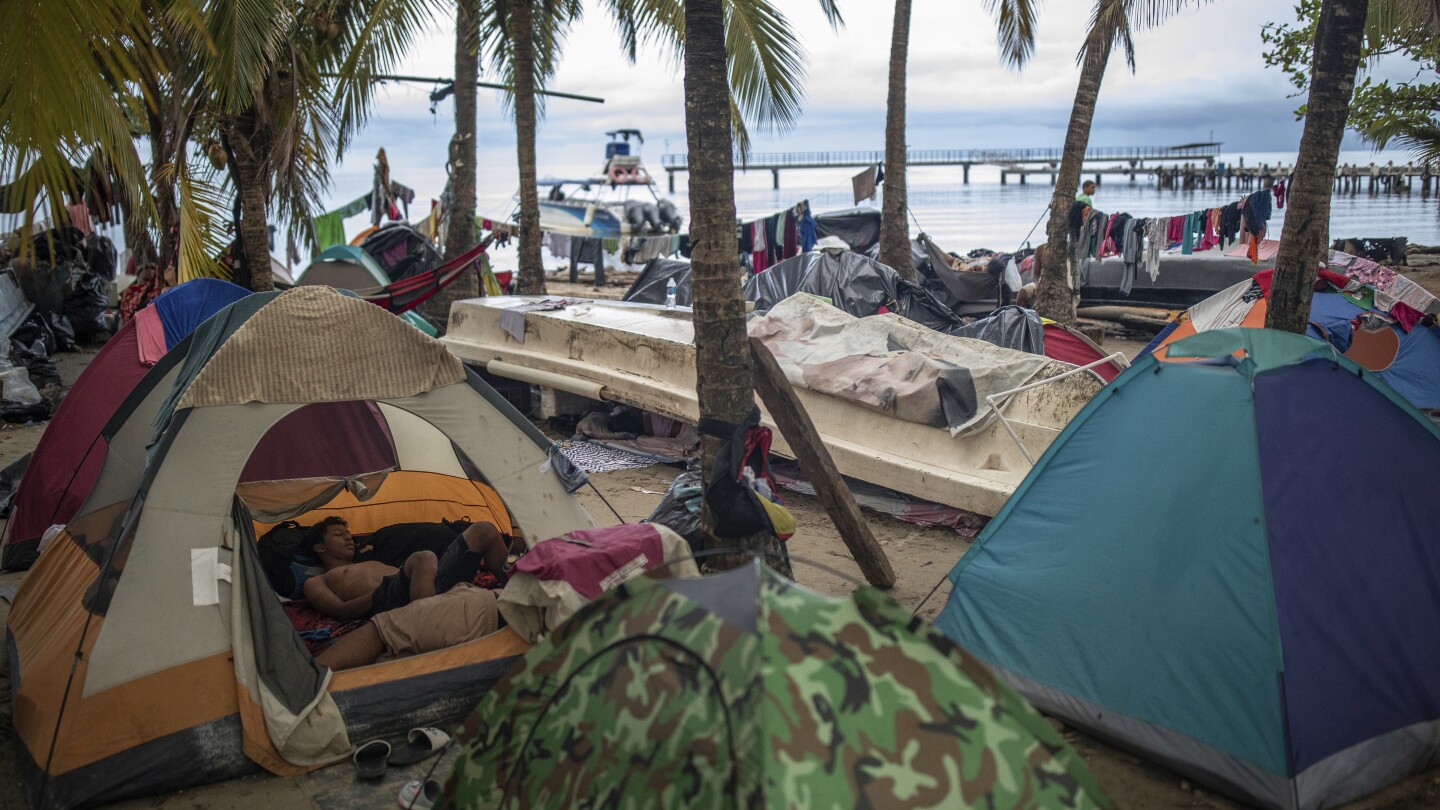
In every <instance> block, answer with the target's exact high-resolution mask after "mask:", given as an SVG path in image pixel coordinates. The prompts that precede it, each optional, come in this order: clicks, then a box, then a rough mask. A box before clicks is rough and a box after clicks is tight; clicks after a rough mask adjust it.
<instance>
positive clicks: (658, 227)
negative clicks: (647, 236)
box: [643, 203, 665, 233]
mask: <svg viewBox="0 0 1440 810" xmlns="http://www.w3.org/2000/svg"><path fill="white" fill-rule="evenodd" d="M643 210H644V212H645V224H647V225H649V226H650V233H664V232H665V226H664V225H662V224H661V223H660V209H659V208H656V207H655V206H654V204H652V203H645V206H644V209H643Z"/></svg>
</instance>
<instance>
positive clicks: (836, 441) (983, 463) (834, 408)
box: [442, 296, 1101, 515]
mask: <svg viewBox="0 0 1440 810" xmlns="http://www.w3.org/2000/svg"><path fill="white" fill-rule="evenodd" d="M543 300H545V299H544V298H531V297H520V296H503V297H498V298H477V299H470V300H466V301H457V302H456V303H455V304H453V305H452V308H451V313H450V331H449V334H448V335H446V336H445V337H444V338H442V340H443V341H444V342H445V344H446V345H447V346H448V347H449V348H450V350H451V351H452V352H454V353H455V354H456V355H458V356H459V357H460V358H461V359H462V360H464V361H465V362H467V363H470V364H472V365H475V366H479V367H482V368H490V370H491V371H492V372H494V373H499V374H501V375H502V376H514V375H515V374H516V373H518V372H516V370H515V369H513V367H516V366H518V367H521V368H522V369H527V370H529V371H530V372H532V373H533V372H540V374H539V375H538V376H539V377H544V378H545V379H547V380H551V381H554V382H556V383H557V384H556V385H555V386H553V387H559V388H562V389H563V390H572V391H575V392H577V393H578V392H585V393H593V392H601V391H603V396H604V398H605V399H608V400H614V401H618V402H624V403H626V404H629V405H633V406H635V407H637V408H641V409H644V410H647V411H651V412H654V413H658V414H662V415H664V416H669V417H672V418H675V419H681V420H684V421H687V422H690V423H692V424H693V423H695V422H696V421H697V420H698V419H699V406H698V403H697V401H696V394H695V384H696V373H695V349H694V337H695V333H694V328H693V326H692V324H691V321H690V312H689V310H688V309H665V308H662V307H656V306H651V305H645V304H630V303H623V302H618V301H583V302H576V303H572V304H571V305H569V306H566V307H565V308H564V309H563V310H555V311H532V312H526V313H524V315H523V316H522V317H523V319H524V320H523V334H524V338H525V339H524V341H523V342H522V341H520V340H517V339H516V338H515V337H513V336H512V335H510V334H509V333H507V332H506V330H505V329H504V328H503V326H502V324H501V319H502V316H504V313H505V312H506V311H507V310H510V309H515V308H519V307H524V306H526V305H527V304H534V303H537V302H539V301H543ZM572 300H573V299H572ZM518 315H519V313H516V314H515V315H511V316H509V317H510V318H511V319H512V322H511V324H510V325H511V327H512V328H515V327H516V323H515V322H516V321H518V318H517V317H516V316H518ZM876 317H880V318H896V319H899V316H894V315H882V316H876ZM899 320H903V319H899ZM904 323H905V324H909V322H908V321H905V322H904ZM942 337H943V336H942ZM943 340H945V341H959V342H961V344H960V345H961V347H962V348H965V347H973V348H975V350H978V351H981V352H983V353H986V354H988V355H990V356H992V357H993V356H994V354H995V353H996V352H1002V353H1003V352H1008V351H1009V350H1008V349H1001V348H999V347H995V346H990V345H989V344H980V345H979V346H978V347H976V346H975V344H979V342H978V341H970V340H968V339H966V338H950V337H943ZM1016 354H1017V355H1018V354H1019V353H1016ZM1021 356H1022V357H1026V358H1029V357H1032V356H1030V355H1021ZM492 363H498V365H496V366H494V367H491V365H490V364H492ZM507 364H508V366H510V367H512V368H508V369H507ZM1070 368H1071V367H1070V366H1068V365H1066V364H1064V363H1059V362H1054V361H1052V362H1050V363H1049V364H1048V365H1047V366H1046V367H1045V368H1044V369H1043V370H1042V371H1041V372H1040V373H1039V374H1038V375H1037V377H1041V378H1043V377H1050V376H1055V375H1056V374H1059V373H1061V372H1063V371H1065V370H1068V369H1070ZM507 371H508V372H510V373H509V374H507ZM546 375H558V376H556V377H547V376H546ZM1100 385H1101V383H1100V381H1099V380H1098V379H1097V378H1095V377H1093V376H1092V375H1090V374H1088V373H1085V374H1079V375H1074V376H1071V377H1067V378H1065V379H1064V380H1059V381H1057V382H1056V383H1054V384H1053V385H1046V386H1041V387H1039V388H1036V389H1033V390H1030V391H1026V392H1023V393H1021V394H1018V395H1016V396H1015V397H1014V398H1012V399H1011V400H1010V402H1009V404H1008V405H1007V406H1006V408H1005V412H1004V413H1005V417H1006V419H1007V420H1008V421H1009V423H1010V425H1011V427H1012V428H1014V430H1015V431H1016V433H1017V435H1018V436H1019V438H1020V440H1021V441H1023V442H1024V443H1025V446H1026V449H1028V450H1029V452H1030V453H1031V454H1032V455H1033V456H1035V457H1036V458H1038V457H1039V455H1040V453H1042V452H1043V451H1044V450H1045V448H1046V447H1048V446H1049V444H1050V442H1051V441H1053V440H1054V438H1055V437H1056V436H1058V435H1059V433H1060V431H1061V430H1063V429H1064V427H1065V425H1066V424H1067V423H1069V421H1070V419H1071V418H1073V417H1074V415H1075V414H1076V413H1077V412H1079V410H1080V408H1082V407H1084V405H1085V403H1086V402H1088V401H1089V399H1090V397H1091V396H1093V395H1094V393H1095V392H1096V391H1098V390H1099V388H1100ZM796 393H797V394H798V395H799V398H800V400H801V402H802V403H803V404H804V406H805V409H806V411H807V412H808V413H809V414H810V417H811V419H812V420H813V421H814V423H815V426H816V428H817V430H818V431H819V432H820V436H821V439H822V441H824V443H825V445H826V447H827V449H829V451H830V455H831V457H832V458H833V459H834V461H835V464H836V466H837V468H838V469H839V470H840V472H841V473H843V474H844V475H847V476H850V477H852V478H857V479H859V480H862V481H867V482H870V483H872V484H878V485H880V486H884V487H888V488H890V489H893V490H897V491H899V492H903V493H906V494H909V495H912V496H914V497H917V498H921V499H924V500H927V501H932V502H935V503H942V504H947V505H949V506H954V507H957V508H960V509H967V510H969V511H972V512H976V513H979V514H982V515H994V514H996V513H997V512H998V511H999V509H1000V507H1001V506H1002V505H1003V504H1004V503H1005V500H1006V499H1007V498H1009V497H1010V495H1011V494H1012V493H1013V492H1014V491H1015V487H1016V486H1018V485H1019V483H1020V481H1021V480H1022V479H1024V477H1025V475H1026V474H1027V473H1028V472H1029V470H1030V463H1029V461H1028V460H1027V459H1026V458H1025V455H1024V453H1023V452H1022V451H1021V449H1020V448H1019V447H1018V446H1017V445H1016V443H1015V441H1014V440H1013V439H1012V438H1011V437H1010V436H1009V435H1008V433H1007V432H1006V431H1005V427H1004V425H1002V424H1001V423H1000V422H999V420H991V421H990V422H989V423H988V425H987V426H985V427H983V428H981V429H980V430H978V431H976V432H974V433H972V434H969V435H963V436H960V437H958V438H952V437H951V435H950V432H949V431H948V430H946V429H944V428H937V427H931V426H928V425H923V424H919V423H916V422H908V421H904V420H901V419H896V418H894V417H891V416H887V415H885V414H883V413H879V412H877V411H875V410H872V409H870V408H866V407H864V406H862V405H860V404H858V403H855V402H852V401H849V400H846V399H842V398H840V397H836V396H831V395H828V394H823V393H818V392H815V391H812V390H809V389H806V388H798V387H797V388H796ZM762 414H763V408H762ZM763 420H764V423H765V424H767V425H770V426H771V427H772V428H773V427H774V422H773V420H771V419H770V417H769V415H768V414H763ZM774 439H775V441H774V444H773V446H772V449H773V450H774V451H775V452H776V453H779V454H780V455H784V456H789V457H792V458H793V457H794V454H793V452H792V451H791V450H790V447H789V446H788V445H787V444H786V443H785V439H784V437H783V436H781V435H780V433H779V431H778V430H777V431H776V432H775V436H774Z"/></svg>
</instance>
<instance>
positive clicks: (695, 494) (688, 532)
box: [645, 461, 705, 552]
mask: <svg viewBox="0 0 1440 810" xmlns="http://www.w3.org/2000/svg"><path fill="white" fill-rule="evenodd" d="M703 484H704V477H703V474H702V473H701V471H700V465H699V463H698V462H696V461H692V462H690V466H689V468H688V469H686V470H685V472H683V473H680V474H679V475H677V476H676V477H675V480H674V481H673V482H671V484H670V488H669V489H667V490H665V496H664V497H662V498H661V499H660V503H659V504H658V505H657V506H656V507H655V511H654V512H651V513H650V517H648V518H645V522H646V523H658V524H659V525H661V526H664V527H665V528H667V529H670V530H671V531H673V532H675V533H676V534H678V535H680V536H681V537H683V538H685V541H686V542H687V543H689V544H690V549H691V550H692V551H697V552H698V551H703V550H704V545H705V533H704V532H703V531H702V530H701V526H700V505H701V502H702V495H703V492H702V488H703Z"/></svg>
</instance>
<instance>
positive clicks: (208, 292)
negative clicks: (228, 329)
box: [155, 278, 250, 349]
mask: <svg viewBox="0 0 1440 810" xmlns="http://www.w3.org/2000/svg"><path fill="white" fill-rule="evenodd" d="M249 294H250V291H249V290H247V289H245V288H244V287H241V286H240V285H238V284H231V283H230V282H228V281H221V280H220V279H218V278H197V279H192V280H190V281H187V282H185V283H184V284H179V285H177V286H174V287H171V288H170V289H168V290H166V291H165V292H163V293H161V294H160V296H159V297H158V298H156V299H155V311H156V312H158V313H159V314H160V323H161V324H162V325H163V326H164V327H165V348H166V349H173V348H175V344H176V343H179V342H180V341H182V340H184V339H185V336H186V335H189V334H190V333H191V332H194V331H195V330H196V329H197V328H199V326H200V324H202V323H204V322H205V321H206V320H207V319H208V318H209V317H210V316H211V315H213V314H215V313H216V312H219V311H220V310H222V309H224V308H225V307H228V306H230V305H231V304H233V303H235V302H236V301H239V300H240V299H241V298H244V297H245V296H247V295H249Z"/></svg>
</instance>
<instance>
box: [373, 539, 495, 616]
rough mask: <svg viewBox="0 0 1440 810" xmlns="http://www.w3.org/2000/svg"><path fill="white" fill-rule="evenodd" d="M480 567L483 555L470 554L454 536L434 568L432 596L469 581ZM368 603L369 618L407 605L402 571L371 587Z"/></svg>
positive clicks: (406, 581)
mask: <svg viewBox="0 0 1440 810" xmlns="http://www.w3.org/2000/svg"><path fill="white" fill-rule="evenodd" d="M484 565H485V557H484V555H482V554H479V553H477V552H474V551H471V550H470V547H469V546H467V545H465V538H464V537H462V536H461V535H459V534H457V535H455V539H454V541H452V542H451V543H450V545H449V546H448V547H447V548H446V549H445V553H444V554H443V555H442V556H441V557H440V561H439V564H438V565H437V566H436V569H435V593H437V594H438V593H445V592H447V591H449V590H450V589H451V588H454V587H455V586H456V585H458V584H460V583H462V582H469V581H470V580H472V579H474V578H475V575H476V574H477V573H479V572H480V569H481V568H483V567H484ZM370 600H371V601H370V615H372V616H374V615H377V614H380V613H385V612H386V611H391V610H395V609H396V608H400V607H404V606H405V605H408V604H410V577H409V576H407V575H406V574H405V571H404V570H403V569H402V570H400V571H396V572H395V573H393V574H391V575H389V576H387V577H385V578H384V579H382V580H380V584H379V585H377V586H375V592H374V593H373V594H371V597H370Z"/></svg>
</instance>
